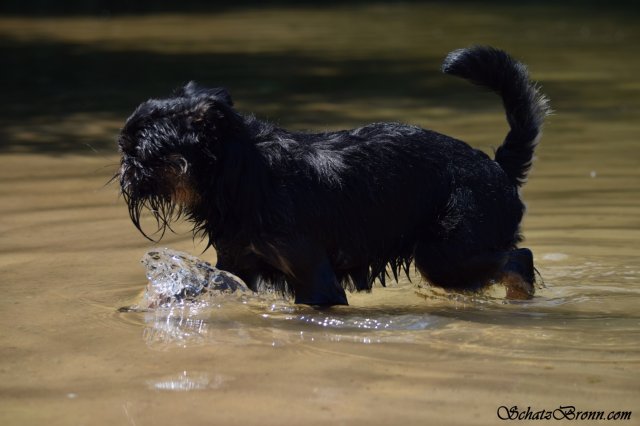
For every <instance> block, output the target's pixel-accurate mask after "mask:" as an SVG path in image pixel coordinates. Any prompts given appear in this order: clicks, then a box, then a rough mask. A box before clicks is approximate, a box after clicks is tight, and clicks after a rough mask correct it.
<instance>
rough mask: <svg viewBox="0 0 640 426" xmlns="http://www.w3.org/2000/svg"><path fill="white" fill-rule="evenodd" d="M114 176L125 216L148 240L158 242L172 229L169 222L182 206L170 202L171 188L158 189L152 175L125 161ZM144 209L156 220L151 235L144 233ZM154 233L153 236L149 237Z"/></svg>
mask: <svg viewBox="0 0 640 426" xmlns="http://www.w3.org/2000/svg"><path fill="white" fill-rule="evenodd" d="M115 178H117V179H118V180H119V181H120V191H121V194H122V197H123V198H124V200H125V202H126V203H127V207H128V210H129V217H130V218H131V221H132V222H133V225H134V226H135V227H136V229H137V230H138V231H140V233H141V234H142V235H144V236H145V237H146V238H147V239H149V240H150V241H153V242H158V241H160V240H161V239H162V237H163V236H164V235H165V233H166V231H167V230H169V231H171V232H174V231H173V229H172V228H171V224H172V223H173V222H175V221H176V220H178V219H180V218H181V217H182V216H183V214H184V208H183V205H182V204H178V203H176V202H175V201H174V197H173V191H171V190H168V189H167V188H162V187H161V186H159V185H158V184H157V183H154V181H156V180H155V179H154V178H153V176H150V175H149V174H144V173H142V172H141V169H139V168H136V167H135V166H132V165H129V164H127V163H126V162H123V163H122V166H121V168H120V170H119V172H118V174H117V175H116V176H115ZM156 182H157V181H156ZM145 210H148V211H149V212H150V213H151V216H152V217H153V218H154V219H155V222H156V230H155V231H154V232H153V233H151V234H147V232H145V231H144V230H143V228H142V216H143V211H145ZM157 235H159V237H157V239H154V238H152V236H157Z"/></svg>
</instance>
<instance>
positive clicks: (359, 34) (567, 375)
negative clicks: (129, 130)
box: [0, 4, 640, 425]
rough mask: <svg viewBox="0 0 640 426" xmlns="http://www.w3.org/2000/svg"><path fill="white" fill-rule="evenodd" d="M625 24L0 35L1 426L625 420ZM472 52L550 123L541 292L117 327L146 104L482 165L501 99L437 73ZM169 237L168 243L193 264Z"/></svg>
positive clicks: (285, 16) (223, 18)
mask: <svg viewBox="0 0 640 426" xmlns="http://www.w3.org/2000/svg"><path fill="white" fill-rule="evenodd" d="M637 16H638V15H637V12H635V11H634V10H630V11H629V13H624V11H622V12H620V11H618V12H615V13H614V12H611V11H609V10H600V11H598V10H585V9H581V10H578V9H577V8H573V9H569V8H563V7H561V6H549V5H547V6H545V7H539V6H535V5H528V6H519V7H510V6H506V5H505V6H491V7H478V6H474V5H462V4H456V5H450V6H448V5H446V4H437V5H394V6H353V7H333V8H329V9H315V8H309V7H307V8H302V9H296V8H284V7H281V8H272V9H268V10H253V9H246V10H242V11H235V12H234V11H227V12H225V13H221V14H206V15H202V14H200V15H157V16H143V17H127V18H111V19H93V18H60V19H44V18H43V19H28V18H0V49H2V52H1V53H2V61H3V62H2V64H3V66H2V69H1V70H0V76H1V77H2V83H3V102H2V103H1V105H0V200H1V202H0V276H1V278H0V285H1V286H2V289H3V297H2V298H0V325H1V329H0V379H1V380H0V423H2V424H16V425H18V424H20V425H23V424H42V423H45V422H46V423H47V424H51V425H54V424H55V425H57V424H60V425H67V424H131V425H147V424H149V425H151V424H258V423H260V424H323V425H324V424H328V423H334V424H364V423H366V424H460V425H468V424H494V423H498V422H500V420H499V419H498V417H497V414H496V411H497V409H498V407H500V406H507V407H511V406H513V405H517V406H518V407H521V408H523V409H526V407H528V406H531V407H532V409H534V410H541V409H546V410H553V409H555V408H558V407H559V406H561V405H574V406H576V408H577V409H578V410H595V411H600V410H604V411H606V412H607V413H608V412H609V411H611V410H614V411H617V410H625V411H629V410H631V411H633V410H637V407H638V405H639V404H638V403H639V402H640V385H639V384H638V383H639V379H640V374H639V373H638V371H640V368H639V367H640V314H638V309H637V307H638V303H639V302H640V262H639V260H640V246H639V243H640V154H638V146H639V143H640V142H639V140H638V134H640V124H639V123H640V120H639V118H640V79H639V77H638V75H640V59H639V58H640V56H639V55H637V54H632V52H634V49H635V50H637V45H638V43H639V42H640V37H639V32H640V30H639V29H638V26H637V22H638V20H637ZM472 43H481V44H493V45H496V46H499V47H502V48H504V49H506V50H508V51H510V52H512V53H513V54H514V55H515V56H517V57H519V58H521V59H522V60H524V61H525V62H526V63H528V64H529V66H530V69H531V72H532V75H533V77H534V78H536V79H537V80H539V81H540V82H541V84H542V86H543V89H544V91H545V92H546V93H547V94H548V95H549V97H550V98H551V101H552V105H553V107H554V109H555V110H556V113H555V115H554V116H552V117H550V118H549V120H548V124H547V126H546V128H545V135H544V137H543V140H542V143H541V145H540V147H539V150H538V153H537V156H538V158H537V161H536V163H535V169H534V172H533V174H532V175H531V178H530V182H529V183H528V184H527V186H526V187H525V190H524V197H525V199H526V201H527V204H528V208H529V212H528V216H527V217H526V220H525V223H524V231H525V236H526V238H527V240H526V246H528V247H530V248H531V249H532V250H533V251H534V253H535V256H536V263H537V267H538V269H539V270H540V272H541V274H542V276H543V278H544V282H545V285H546V287H545V288H544V289H541V290H540V291H539V292H538V294H537V296H536V297H535V298H534V299H533V300H531V301H527V302H519V303H504V301H503V300H502V299H501V298H500V297H499V296H500V295H499V294H494V295H489V296H487V297H482V298H472V297H462V296H460V297H451V296H447V295H445V294H441V293H437V292H433V291H428V290H427V291H425V290H421V291H416V290H417V288H416V286H415V283H409V282H408V281H406V280H403V281H402V282H401V283H400V284H398V285H397V286H394V287H389V288H381V287H377V288H375V289H374V292H373V293H372V294H357V295H351V296H350V302H351V304H352V305H351V306H350V307H341V308H336V309H333V310H331V311H328V312H316V311H313V310H311V309H309V308H306V307H295V306H292V305H290V304H287V303H284V302H282V301H277V300H262V301H260V302H255V303H248V304H242V303H236V302H224V303H221V304H220V306H215V307H213V308H211V307H210V308H207V309H195V308H194V309H186V310H180V309H174V310H172V311H162V312H156V313H146V314H144V313H118V312H116V309H117V308H118V307H120V306H123V305H126V304H130V303H132V302H133V301H135V299H136V298H137V297H138V296H139V294H140V291H141V290H142V288H143V287H144V285H145V277H144V270H143V268H142V266H141V265H140V264H139V259H140V258H141V257H142V255H143V254H144V253H145V252H146V251H147V250H148V249H149V248H150V247H152V246H151V245H150V244H149V243H148V242H147V241H146V240H145V239H144V238H143V237H141V236H140V235H139V234H137V232H135V230H134V228H133V226H132V225H131V224H130V222H129V219H128V216H127V212H126V208H125V206H124V204H123V201H122V200H121V199H119V198H118V195H117V188H116V187H115V186H113V185H110V186H104V184H105V182H107V180H108V179H109V178H110V177H111V175H112V174H113V173H114V172H115V169H116V167H117V162H118V158H117V155H116V152H115V146H114V139H115V134H116V133H117V130H118V128H119V126H120V125H121V124H122V122H123V120H124V119H125V118H126V116H127V115H128V113H129V112H130V111H131V110H132V109H133V107H134V106H135V105H136V104H137V103H138V102H139V101H141V100H143V99H146V98H148V97H152V96H163V95H165V94H167V93H169V92H170V90H171V89H173V88H174V87H176V86H179V85H180V84H182V83H184V82H185V81H188V80H190V79H196V80H199V81H201V82H202V83H204V84H210V85H225V86H227V87H228V88H229V89H230V90H231V92H232V94H233V95H234V97H235V100H236V103H237V105H238V107H239V109H241V110H243V111H253V112H255V113H256V114H257V115H259V116H261V117H265V118H269V119H272V120H274V121H276V122H278V123H280V124H282V125H285V126H288V127H292V128H298V129H300V128H312V129H327V128H342V127H355V126H358V125H361V124H364V123H367V122H371V121H378V120H393V121H404V122H410V123H415V124H419V125H421V126H424V127H428V128H432V129H434V130H437V131H440V132H443V133H447V134H450V135H453V136H456V137H458V138H461V139H463V140H467V141H469V142H470V143H472V144H473V145H474V146H477V147H479V148H481V149H484V150H486V151H488V152H489V151H491V149H492V148H493V147H496V146H497V145H499V143H500V142H501V140H502V138H503V137H504V134H505V132H506V127H507V126H506V123H505V120H504V118H503V112H502V109H501V105H500V102H499V100H498V99H497V98H495V97H494V96H493V95H491V94H485V93H480V92H478V90H477V89H476V88H474V87H471V86H469V85H467V84H466V83H464V82H461V81H458V80H456V79H454V78H451V77H446V76H443V75H441V74H440V73H439V71H438V69H439V64H440V61H441V59H442V58H443V57H444V55H445V54H446V53H447V52H448V51H449V50H452V49H454V48H458V47H463V46H466V45H469V44H472ZM182 230H183V231H185V233H182V234H179V235H175V236H169V237H168V238H167V239H166V240H164V241H163V243H162V244H163V245H164V246H168V247H171V248H174V249H178V250H184V251H188V252H191V253H194V254H196V255H198V254H199V253H200V252H201V251H202V249H203V245H202V244H200V243H198V242H197V241H196V242H195V243H194V242H193V241H192V240H191V237H190V236H189V235H188V234H187V233H186V230H187V228H186V227H185V228H182ZM203 257H205V258H207V259H209V260H214V258H215V254H214V253H212V252H211V253H210V252H207V253H206V254H204V255H203ZM418 293H419V294H418ZM638 419H640V412H635V411H634V412H633V415H632V418H631V420H630V421H626V422H625V424H640V421H639V420H638ZM581 424H587V423H583V422H581Z"/></svg>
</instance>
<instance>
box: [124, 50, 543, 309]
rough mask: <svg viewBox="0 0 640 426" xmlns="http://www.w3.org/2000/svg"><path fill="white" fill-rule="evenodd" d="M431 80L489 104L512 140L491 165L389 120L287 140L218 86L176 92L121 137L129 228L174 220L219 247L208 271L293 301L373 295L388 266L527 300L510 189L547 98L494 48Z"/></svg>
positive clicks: (525, 164)
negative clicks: (492, 96)
mask: <svg viewBox="0 0 640 426" xmlns="http://www.w3.org/2000/svg"><path fill="white" fill-rule="evenodd" d="M442 69H443V71H444V72H445V73H447V74H453V75H457V76H460V77H463V78H466V79H468V80H470V81H472V82H474V83H476V84H478V85H481V86H486V87H488V88H490V89H492V90H493V91H495V92H497V93H498V94H499V95H500V96H502V100H503V102H504V106H505V109H506V113H507V120H508V122H509V125H510V128H511V129H510V131H509V133H508V134H507V136H506V139H505V141H504V143H503V144H502V145H501V146H500V147H499V148H498V150H497V151H496V154H495V160H491V159H490V158H489V157H488V156H487V155H486V154H484V153H482V152H481V151H478V150H476V149H473V148H471V147H470V146H469V145H467V144H465V143H464V142H461V141H459V140H456V139H453V138H451V137H448V136H445V135H442V134H439V133H436V132H433V131H429V130H424V129H421V128H419V127H414V126H408V125H403V124H396V123H376V124H371V125H368V126H365V127H361V128H359V129H355V130H343V131H337V132H327V133H298V132H290V131H287V130H285V129H281V128H278V127H275V126H274V125H272V124H269V123H266V122H263V121H260V120H258V119H256V118H254V117H253V116H245V115H241V114H240V113H238V112H237V111H235V110H234V108H233V103H232V101H231V97H230V96H229V94H228V93H227V91H226V90H224V89H220V88H218V89H205V88H201V87H198V86H197V85H195V84H194V83H189V84H188V85H186V86H185V87H184V88H182V89H181V90H179V91H178V93H176V94H175V96H173V97H171V98H168V99H162V100H149V101H147V102H144V103H143V104H141V105H140V106H139V107H138V108H137V109H136V111H135V112H134V113H133V115H132V116H131V117H129V119H128V120H127V122H126V124H125V126H124V128H123V130H122V132H121V134H120V138H119V147H120V152H121V153H122V164H121V168H120V170H119V173H118V177H119V179H120V184H121V188H122V194H123V195H124V199H125V200H126V202H127V204H128V206H129V213H130V215H131V219H132V220H133V223H134V224H135V225H136V227H137V228H138V229H139V230H140V231H141V232H142V229H141V227H140V215H141V211H142V210H143V208H148V209H150V210H151V212H152V214H153V215H154V216H155V218H156V220H157V221H158V226H159V230H162V231H163V232H164V230H165V229H166V228H167V227H169V226H170V222H171V221H172V220H175V219H176V218H177V217H179V216H181V215H183V216H185V217H186V218H187V219H188V220H189V221H191V222H192V223H193V224H194V232H195V233H197V234H200V235H202V236H203V237H205V238H207V239H208V243H209V246H213V247H214V248H215V249H216V251H217V254H218V263H217V267H218V268H220V269H224V270H227V271H230V272H232V273H234V274H236V275H238V276H239V277H241V278H242V279H243V280H244V281H245V282H246V283H247V284H248V285H249V286H250V287H251V288H252V289H254V290H256V289H258V286H259V284H260V283H265V284H267V285H270V286H272V287H274V288H276V289H278V290H280V291H282V292H284V293H288V294H292V295H294V296H295V301H296V303H305V304H310V305H344V304H347V298H346V295H345V292H344V288H348V289H350V290H354V289H355V290H370V289H371V286H372V284H373V282H374V281H375V280H376V279H379V280H380V281H381V282H382V284H383V285H384V283H385V277H386V276H387V274H388V272H387V268H388V267H389V269H390V271H391V272H392V273H393V275H394V277H395V278H396V279H397V277H398V273H400V272H401V271H403V270H404V271H405V272H408V269H409V265H410V264H411V262H412V261H415V265H416V266H417V269H418V270H419V271H420V272H421V274H422V275H423V276H424V277H425V278H426V279H427V280H428V281H429V282H430V283H432V284H434V285H437V286H441V287H444V288H446V289H453V290H477V289H480V288H482V287H483V286H485V285H487V284H488V283H489V282H492V281H499V280H502V281H506V282H507V283H510V284H511V285H510V286H508V288H510V289H513V288H516V289H519V291H520V293H524V296H530V295H532V294H533V283H534V268H533V258H532V255H531V252H530V251H529V250H527V249H517V244H518V243H519V242H520V241H521V236H520V233H519V226H520V221H521V219H522V215H523V213H524V206H523V204H522V202H521V201H520V198H519V195H518V187H519V186H521V185H522V184H523V183H524V181H525V179H526V176H527V172H528V171H529V168H530V166H531V160H532V156H533V151H534V148H535V145H536V143H537V141H538V138H539V136H540V131H541V125H542V122H543V119H544V117H545V115H546V114H547V113H548V107H547V102H546V99H545V98H544V96H543V95H541V94H540V93H539V92H538V90H537V88H536V86H535V85H534V84H533V83H531V82H530V81H529V79H528V75H527V70H526V67H525V66H524V65H523V64H521V63H519V62H517V61H515V60H514V59H512V58H511V57H510V56H509V55H507V54H506V53H505V52H503V51H500V50H497V49H494V48H491V47H472V48H469V49H462V50H457V51H454V52H452V53H450V54H449V55H448V56H447V58H446V59H445V61H444V65H443V67H442ZM514 282H515V283H516V284H515V286H514V285H513V283H514ZM516 292H517V291H514V292H513V293H514V294H515V293H516ZM516 296H517V294H516Z"/></svg>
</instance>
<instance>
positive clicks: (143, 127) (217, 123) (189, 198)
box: [116, 82, 239, 238]
mask: <svg viewBox="0 0 640 426" xmlns="http://www.w3.org/2000/svg"><path fill="white" fill-rule="evenodd" d="M232 106H233V103H232V100H231V96H230V95H229V93H228V92H227V91H226V90H225V89H222V88H216V89H205V88H202V87H199V86H197V85H196V84H195V83H193V82H191V83H189V84H187V85H186V86H184V87H183V88H181V89H179V90H178V91H177V92H176V93H175V95H174V96H173V97H171V98H167V99H151V100H148V101H146V102H144V103H142V104H141V105H140V106H138V108H137V109H136V110H135V111H134V113H133V114H132V115H131V116H130V117H129V118H128V119H127V122H126V123H125V125H124V127H123V129H122V131H121V132H120V136H119V139H118V147H119V151H120V154H121V155H122V158H121V163H120V169H119V171H118V173H117V176H116V178H117V179H118V180H119V181H120V188H121V191H122V194H123V197H124V199H125V201H126V203H127V205H128V207H129V215H130V216H131V220H132V221H133V223H134V225H135V226H136V228H138V230H140V232H142V234H143V235H145V236H147V234H145V232H144V231H143V230H142V228H141V224H140V216H141V213H142V211H143V209H145V208H147V209H149V210H150V211H151V213H152V214H153V216H154V217H155V219H156V221H157V224H158V231H159V232H160V231H161V232H162V234H161V236H160V238H161V237H162V235H164V231H165V230H166V229H167V228H169V229H170V223H171V221H172V220H174V219H176V218H178V217H179V216H180V215H181V214H183V213H185V212H186V213H188V214H190V213H191V212H192V211H193V210H194V209H195V208H196V207H197V205H198V204H199V202H200V197H201V195H200V194H201V191H200V190H199V189H200V188H201V187H202V186H203V185H206V182H203V180H206V179H207V178H208V177H207V176H210V175H212V174H214V173H215V162H216V158H217V156H218V152H219V150H220V148H219V146H220V144H221V143H222V140H223V139H224V138H226V137H228V135H229V134H230V132H231V131H233V127H235V126H237V125H238V120H239V116H238V114H237V113H236V112H235V111H234V110H233V108H232ZM147 238H149V237H148V236H147Z"/></svg>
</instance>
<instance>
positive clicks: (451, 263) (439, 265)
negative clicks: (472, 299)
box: [414, 241, 508, 291]
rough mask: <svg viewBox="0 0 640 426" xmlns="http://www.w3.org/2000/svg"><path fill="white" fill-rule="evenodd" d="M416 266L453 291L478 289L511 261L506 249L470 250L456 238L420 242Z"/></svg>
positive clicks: (427, 275) (441, 285)
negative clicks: (455, 239) (498, 250)
mask: <svg viewBox="0 0 640 426" xmlns="http://www.w3.org/2000/svg"><path fill="white" fill-rule="evenodd" d="M414 258H415V263H416V267H417V268H418V270H419V271H420V273H421V274H422V276H424V277H425V278H426V279H427V280H428V281H429V282H430V283H431V284H433V285H436V286H438V287H442V288H445V289H450V290H457V291H465V290H470V291H476V290H479V289H481V288H482V287H484V286H486V285H487V284H488V282H489V281H490V280H492V279H494V278H495V277H496V276H498V275H499V274H500V271H501V270H502V268H503V267H504V266H505V265H506V264H507V261H508V255H506V254H505V253H504V252H492V251H488V250H487V251H481V250H470V249H469V248H468V246H465V245H464V244H461V243H459V242H456V241H443V242H439V243H418V244H417V245H416V248H415V251H414Z"/></svg>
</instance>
